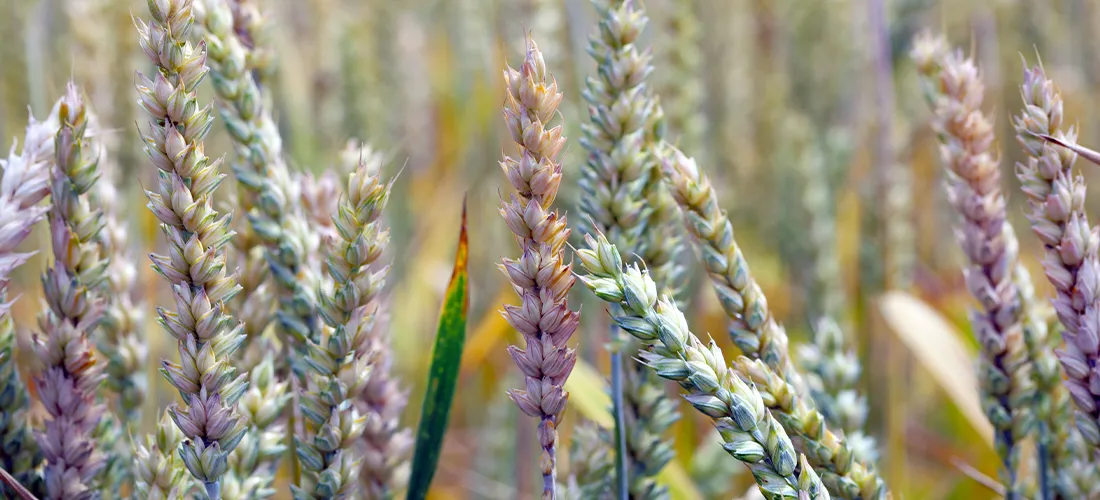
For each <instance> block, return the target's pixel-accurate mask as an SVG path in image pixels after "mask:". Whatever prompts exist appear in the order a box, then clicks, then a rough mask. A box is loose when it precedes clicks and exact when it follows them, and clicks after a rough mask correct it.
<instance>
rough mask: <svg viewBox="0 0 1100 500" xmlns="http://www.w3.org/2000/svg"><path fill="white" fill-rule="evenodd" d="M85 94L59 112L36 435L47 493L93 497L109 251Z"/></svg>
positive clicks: (71, 90)
mask: <svg viewBox="0 0 1100 500" xmlns="http://www.w3.org/2000/svg"><path fill="white" fill-rule="evenodd" d="M87 118H88V117H87V113H86V109H85V107H84V101H83V96H81V95H80V93H79V91H78V90H77V88H76V85H74V84H72V83H70V84H69V85H68V88H67V89H66V92H65V96H64V97H62V99H61V105H60V108H59V110H58V122H59V124H60V128H59V129H58V132H57V137H56V139H55V141H54V145H55V151H56V156H55V160H54V161H55V162H56V163H55V169H54V173H53V175H52V176H51V184H50V197H51V202H52V204H51V208H50V212H49V220H50V236H51V242H52V248H53V255H54V265H53V267H51V268H49V269H47V270H46V273H45V274H43V276H42V289H43V294H44V295H45V299H46V304H47V305H48V306H49V308H48V309H47V310H46V311H45V313H44V314H43V315H42V316H41V317H40V318H39V328H41V330H42V331H41V334H40V335H36V336H35V338H34V349H35V353H36V354H37V356H38V357H39V358H40V359H41V360H42V362H43V365H44V367H45V369H44V371H43V373H42V374H41V375H39V377H38V378H37V382H38V389H39V390H38V398H39V400H40V401H41V402H42V405H43V406H44V407H45V408H46V413H47V414H48V415H49V419H48V420H47V421H46V423H45V429H44V430H43V431H41V432H38V433H37V435H36V438H37V440H38V446H39V448H40V449H41V450H42V455H43V457H44V458H45V459H46V468H45V471H44V472H43V475H44V478H45V481H46V497H47V498H51V499H70V498H71V499H85V498H95V496H96V492H97V491H98V489H99V487H100V485H99V474H100V472H101V471H102V470H103V469H104V467H105V465H106V458H105V457H104V455H103V453H102V451H101V450H99V449H97V442H96V440H95V438H94V436H93V431H94V430H95V428H96V426H97V425H98V423H99V419H100V416H101V415H102V414H103V412H104V411H105V408H104V407H103V406H102V405H101V404H98V403H97V402H96V394H95V393H96V388H97V386H98V385H99V384H100V383H101V382H102V381H103V379H104V374H103V366H102V364H101V363H97V362H96V359H95V355H94V354H93V352H92V346H91V342H92V339H91V338H90V337H91V335H92V332H93V331H94V330H95V328H96V327H97V326H98V324H99V321H100V319H101V318H102V315H103V307H104V304H103V298H102V296H101V295H100V293H99V292H100V287H101V285H102V283H103V281H104V280H105V279H106V270H107V265H108V260H107V256H106V254H105V251H104V248H103V245H102V243H101V241H102V240H101V239H100V234H99V233H100V231H101V230H102V229H103V215H102V212H101V211H100V210H99V209H98V208H93V207H92V206H91V204H90V203H89V201H88V198H89V197H88V192H89V191H90V190H91V189H92V187H93V186H94V184H95V181H96V180H97V179H98V177H99V172H98V160H99V158H98V155H97V154H96V153H97V151H96V149H95V148H94V146H92V145H91V144H89V143H88V141H89V138H88V137H86V135H85V132H86V131H87V127H88V121H87Z"/></svg>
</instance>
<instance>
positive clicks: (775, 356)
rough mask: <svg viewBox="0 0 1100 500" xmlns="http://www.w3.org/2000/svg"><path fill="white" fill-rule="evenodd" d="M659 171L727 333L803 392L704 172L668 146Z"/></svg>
mask: <svg viewBox="0 0 1100 500" xmlns="http://www.w3.org/2000/svg"><path fill="white" fill-rule="evenodd" d="M661 172H662V173H663V174H664V177H665V179H666V180H668V182H669V186H670V187H671V190H672V194H673V196H674V197H675V199H676V202H677V203H678V204H679V205H680V210H681V213H682V214H683V217H684V226H686V227H687V230H688V232H689V233H691V235H692V236H693V237H694V240H695V244H696V247H697V248H698V249H699V252H700V254H701V256H702V262H703V266H704V267H705V268H706V270H707V273H708V274H709V275H710V279H711V284H712V285H713V287H714V291H715V292H716V293H717V294H718V300H719V302H720V303H721V304H722V308H723V309H724V310H725V311H726V315H727V316H728V317H729V320H730V337H731V338H732V339H733V343H734V344H736V345H737V347H739V348H740V349H741V351H742V352H744V353H745V355H747V356H749V357H751V358H754V359H762V360H763V361H764V362H765V363H766V364H767V365H768V366H769V367H770V368H771V369H772V370H775V372H776V373H779V374H780V375H782V376H783V378H784V379H785V380H787V381H788V382H790V383H791V385H793V386H795V387H796V388H798V389H799V392H801V393H805V391H806V389H805V388H804V383H803V381H802V377H801V376H800V375H799V374H798V372H797V371H796V370H795V368H794V366H793V365H792V364H791V360H790V354H789V352H788V347H787V344H788V341H787V332H786V331H784V330H783V327H782V326H780V325H779V323H778V322H776V321H775V318H773V317H772V314H771V311H770V310H769V309H768V299H767V297H765V296H764V292H763V291H761V290H760V285H759V284H757V282H756V280H755V279H753V277H752V274H751V273H750V272H749V264H748V262H747V261H746V260H745V257H744V255H742V254H741V249H740V248H738V246H737V241H736V240H735V239H734V237H733V225H732V224H730V220H729V217H728V216H727V215H726V213H725V211H724V210H722V208H721V206H719V204H718V195H717V194H716V193H715V192H714V188H713V187H711V185H710V181H709V180H708V179H707V176H706V175H705V174H704V173H703V172H702V171H701V170H700V169H699V167H698V166H697V165H696V164H695V161H694V160H692V159H690V158H688V157H687V156H685V155H684V154H683V153H681V152H680V150H679V149H676V148H675V147H671V146H669V147H668V148H667V153H666V154H664V155H663V156H662V168H661Z"/></svg>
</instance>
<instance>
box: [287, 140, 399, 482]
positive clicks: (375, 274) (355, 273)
mask: <svg viewBox="0 0 1100 500" xmlns="http://www.w3.org/2000/svg"><path fill="white" fill-rule="evenodd" d="M379 168H380V165H378V164H367V163H365V162H364V163H360V165H359V167H358V168H357V169H356V171H355V172H353V173H352V174H350V175H349V176H348V183H347V186H346V188H345V189H346V190H345V195H344V196H345V197H344V198H343V200H342V203H341V207H340V209H339V211H338V213H337V215H336V216H335V218H334V221H333V222H334V223H335V225H336V228H337V231H338V233H339V237H338V238H337V239H336V240H335V241H332V242H330V243H329V244H328V245H327V248H328V249H329V253H328V259H327V265H328V269H329V273H330V274H331V275H332V277H333V281H334V282H335V283H334V287H333V289H332V290H331V291H330V290H324V291H321V292H320V293H319V299H320V300H319V301H318V302H319V307H318V311H319V313H320V316H321V318H322V319H324V321H325V325H326V326H325V328H323V329H322V330H321V332H320V336H319V337H318V338H317V339H311V340H310V342H309V345H308V349H309V350H308V352H307V354H306V357H305V365H306V367H308V369H309V370H310V372H309V373H308V374H307V379H306V384H305V387H304V388H303V389H302V392H301V398H302V400H301V405H302V406H301V411H302V414H303V416H304V417H305V422H304V424H305V425H304V426H303V430H302V431H301V432H297V433H296V435H295V436H294V443H295V448H296V451H297V454H298V460H299V462H300V464H301V468H302V472H301V474H300V476H299V477H298V478H296V482H295V485H294V486H292V491H293V493H294V498H296V499H313V498H343V497H344V496H346V495H348V494H349V493H350V492H352V491H355V488H356V487H357V479H358V474H359V466H360V457H359V455H358V453H357V450H356V449H355V447H356V445H357V441H358V440H359V438H360V436H362V434H363V431H364V430H365V428H366V425H367V422H366V416H364V415H362V414H360V412H359V410H358V408H357V407H356V399H358V398H359V396H360V395H361V394H362V393H363V391H365V390H366V389H367V387H368V383H369V382H370V378H371V373H372V371H373V364H374V355H375V353H374V352H373V351H372V350H371V348H372V347H373V346H372V345H371V339H370V334H371V329H372V328H373V327H374V321H375V315H376V313H377V309H378V302H377V296H378V292H379V291H380V290H381V289H382V286H383V284H384V283H385V276H386V272H387V268H386V267H381V268H377V269H376V268H374V266H373V265H374V264H375V263H376V262H377V260H378V258H379V257H380V256H381V254H382V251H383V250H384V249H385V247H386V245H387V244H388V243H389V232H388V231H387V230H385V229H383V228H382V226H381V222H380V220H379V219H380V217H381V215H382V211H383V209H385V206H386V202H387V201H388V199H389V193H390V187H391V184H383V183H382V182H381V180H380V179H379V177H378V175H379V173H378V170H379Z"/></svg>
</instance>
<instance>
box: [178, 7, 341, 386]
mask: <svg viewBox="0 0 1100 500" xmlns="http://www.w3.org/2000/svg"><path fill="white" fill-rule="evenodd" d="M200 6H201V8H198V9H196V14H197V16H198V19H199V20H200V21H201V22H202V23H203V27H204V28H205V30H206V34H207V36H206V41H207V44H208V48H209V55H210V60H211V72H210V79H211V81H213V83H214V90H215V91H216V92H217V95H218V110H219V112H220V114H221V117H222V120H223V121H224V122H225V124H226V130H228V131H229V135H230V137H231V138H232V139H233V143H234V145H235V146H236V150H237V154H236V155H235V158H234V161H233V162H232V169H233V173H234V174H235V175H236V177H237V183H238V186H239V187H240V193H239V202H240V206H241V210H242V211H243V212H244V216H245V217H246V218H247V220H248V222H249V228H248V230H250V231H251V232H252V234H253V235H254V236H255V237H256V238H257V239H258V242H259V243H260V244H262V245H263V247H264V260H265V262H263V263H261V264H259V265H264V266H266V267H269V268H270V270H271V272H270V275H271V278H272V281H273V283H274V284H275V289H276V290H277V292H278V293H277V295H278V301H279V306H278V308H277V311H276V326H277V327H278V328H277V331H278V332H279V333H280V338H281V340H282V341H283V343H284V345H288V346H290V347H291V348H292V350H291V351H290V352H291V353H296V354H295V355H294V356H292V358H298V357H300V356H301V355H302V353H303V352H304V351H305V348H306V342H307V341H308V340H309V339H313V338H316V330H317V329H318V328H319V323H320V322H319V321H318V319H317V315H316V312H315V310H314V307H315V306H314V304H313V302H314V299H313V293H312V288H313V283H312V282H311V281H310V279H309V277H308V276H307V275H306V274H307V273H306V269H305V253H306V248H305V241H304V240H305V239H306V238H307V235H306V233H307V232H308V230H307V229H306V227H305V226H306V223H305V221H304V220H303V218H302V216H301V212H300V208H299V207H300V205H299V204H298V201H297V200H298V195H297V193H296V192H293V190H292V184H291V180H290V173H289V171H288V169H287V166H286V163H285V161H284V160H283V147H282V139H281V138H280V137H279V131H278V129H277V128H276V126H275V121H274V119H272V115H271V110H270V107H269V106H265V105H264V97H263V95H262V94H261V93H260V89H259V87H258V86H257V84H256V82H255V81H254V80H253V77H252V73H251V70H252V68H251V67H250V66H249V62H250V61H251V58H250V49H249V46H248V43H249V42H248V40H244V39H241V38H240V37H239V36H238V34H237V33H236V32H235V31H234V18H233V12H232V11H231V9H230V5H229V3H228V2H227V1H226V0H204V1H203V2H202V3H201V4H200ZM249 265H254V263H251V262H250V264H249ZM261 329H262V325H255V326H253V330H254V331H256V332H258V331H260V330H261ZM283 361H286V360H285V359H284V360H283ZM298 362H299V363H300V360H299V361H298ZM296 370H297V372H298V373H301V372H302V371H303V370H304V368H303V367H301V366H297V367H296Z"/></svg>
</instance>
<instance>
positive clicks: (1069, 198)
mask: <svg viewBox="0 0 1100 500" xmlns="http://www.w3.org/2000/svg"><path fill="white" fill-rule="evenodd" d="M1020 89H1021V96H1022V97H1023V100H1024V109H1023V111H1022V112H1021V113H1020V114H1019V115H1018V116H1016V117H1015V121H1014V125H1015V127H1016V139H1017V140H1018V141H1019V143H1020V145H1021V146H1022V147H1023V148H1024V152H1025V153H1026V154H1027V155H1028V157H1029V158H1028V159H1027V161H1026V162H1025V163H1017V164H1016V176H1017V177H1018V178H1019V179H1020V183H1021V189H1022V190H1023V192H1024V194H1025V195H1026V196H1027V198H1028V205H1029V212H1028V214H1027V217H1028V221H1030V222H1031V227H1032V229H1033V230H1034V232H1035V234H1036V235H1037V236H1038V237H1039V241H1040V242H1041V243H1042V244H1043V247H1044V249H1045V252H1044V257H1043V260H1042V262H1043V270H1044V271H1045V272H1046V275H1047V278H1048V279H1049V280H1050V282H1051V284H1053V285H1054V289H1055V297H1054V300H1053V304H1054V310H1055V312H1056V313H1057V315H1058V319H1059V320H1060V321H1061V322H1062V324H1063V325H1064V326H1065V331H1064V333H1063V337H1064V338H1065V346H1064V348H1063V349H1059V350H1056V351H1055V353H1056V355H1057V356H1058V358H1059V360H1060V361H1061V363H1062V368H1063V369H1064V370H1065V374H1066V380H1065V384H1066V387H1067V388H1068V389H1069V393H1070V396H1071V398H1072V399H1073V401H1074V403H1075V404H1076V405H1077V409H1078V414H1077V427H1078V428H1079V429H1080V431H1081V435H1082V437H1083V438H1084V439H1085V441H1086V442H1087V443H1088V446H1090V447H1091V448H1093V453H1094V454H1095V451H1096V450H1097V448H1098V447H1100V423H1098V419H1100V391H1096V390H1090V387H1092V386H1093V385H1094V384H1090V382H1089V380H1090V373H1091V369H1090V368H1089V367H1090V366H1092V365H1094V364H1095V363H1096V362H1098V361H1100V354H1098V351H1100V332H1098V331H1097V328H1096V326H1095V325H1094V323H1095V322H1094V321H1093V319H1092V318H1093V317H1094V316H1095V315H1096V314H1100V307H1098V306H1100V263H1098V260H1097V245H1098V244H1100V241H1098V238H1097V235H1096V233H1095V231H1094V228H1093V227H1092V226H1091V225H1090V224H1089V221H1088V215H1086V213H1085V207H1084V204H1085V190H1086V187H1085V181H1084V178H1082V177H1081V176H1080V175H1079V174H1075V173H1074V171H1073V163H1074V162H1075V161H1076V159H1077V154H1076V153H1074V152H1073V151H1071V150H1069V149H1064V148H1060V147H1058V146H1055V145H1053V144H1049V143H1047V142H1046V141H1044V140H1043V139H1042V138H1041V137H1039V136H1040V135H1047V136H1053V137H1055V138H1057V139H1059V140H1061V141H1063V142H1065V143H1070V144H1072V143H1075V142H1076V139H1077V134H1076V133H1075V132H1074V130H1073V128H1072V127H1071V128H1070V129H1069V130H1068V131H1067V132H1063V131H1062V130H1061V127H1062V97H1061V94H1060V93H1059V92H1058V90H1057V89H1056V88H1055V86H1054V82H1052V81H1051V80H1049V79H1047V77H1046V74H1045V73H1044V72H1043V68H1042V67H1041V66H1036V67H1034V68H1031V69H1025V71H1024V82H1023V84H1021V86H1020Z"/></svg>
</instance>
